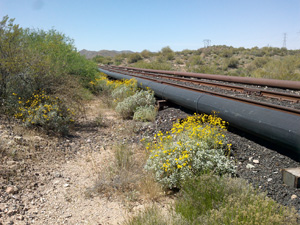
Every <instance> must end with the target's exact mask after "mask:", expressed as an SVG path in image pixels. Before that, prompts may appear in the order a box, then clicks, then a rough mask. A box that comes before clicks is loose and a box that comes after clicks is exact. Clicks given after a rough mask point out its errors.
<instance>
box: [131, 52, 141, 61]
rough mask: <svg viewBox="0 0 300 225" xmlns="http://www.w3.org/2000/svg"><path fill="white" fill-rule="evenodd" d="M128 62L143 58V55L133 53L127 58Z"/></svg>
mask: <svg viewBox="0 0 300 225" xmlns="http://www.w3.org/2000/svg"><path fill="white" fill-rule="evenodd" d="M127 60H128V63H135V62H137V61H139V60H142V56H141V55H140V54H139V53H132V54H130V55H129V56H128V58H127Z"/></svg>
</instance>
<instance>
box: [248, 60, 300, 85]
mask: <svg viewBox="0 0 300 225" xmlns="http://www.w3.org/2000/svg"><path fill="white" fill-rule="evenodd" d="M299 66H300V60H299V57H298V56H286V57H284V58H279V59H276V58H273V59H270V60H269V61H268V62H267V63H266V64H265V65H264V66H263V67H262V68H258V69H257V70H255V71H253V73H252V75H253V76H254V77H257V78H271V79H280V80H295V81H296V80H297V81H300V71H299Z"/></svg>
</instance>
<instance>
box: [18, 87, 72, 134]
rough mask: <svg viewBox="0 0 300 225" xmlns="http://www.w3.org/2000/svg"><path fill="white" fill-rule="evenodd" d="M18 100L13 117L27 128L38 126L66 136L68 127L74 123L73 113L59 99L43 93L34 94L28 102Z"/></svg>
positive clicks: (19, 98)
mask: <svg viewBox="0 0 300 225" xmlns="http://www.w3.org/2000/svg"><path fill="white" fill-rule="evenodd" d="M13 95H14V96H15V97H16V98H18V109H17V113H16V114H15V115H14V116H15V118H17V119H21V120H22V122H23V123H24V124H25V126H27V127H32V126H40V127H42V128H44V129H45V130H52V131H55V132H58V133H60V134H67V133H68V131H69V126H70V124H72V123H73V122H74V120H73V118H72V117H73V116H74V112H73V111H72V110H70V109H69V108H67V107H66V106H65V105H64V104H63V103H62V102H61V101H60V100H59V98H57V97H56V98H54V97H51V96H49V95H46V94H45V92H44V91H42V92H41V93H35V94H33V96H32V97H31V98H30V99H28V100H23V99H22V98H21V97H17V95H16V94H15V93H13Z"/></svg>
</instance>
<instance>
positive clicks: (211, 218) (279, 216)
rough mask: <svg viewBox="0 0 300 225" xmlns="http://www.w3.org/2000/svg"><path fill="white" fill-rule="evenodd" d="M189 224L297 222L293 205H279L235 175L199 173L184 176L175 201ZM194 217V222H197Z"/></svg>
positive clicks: (178, 209) (177, 210) (177, 209)
mask: <svg viewBox="0 0 300 225" xmlns="http://www.w3.org/2000/svg"><path fill="white" fill-rule="evenodd" d="M175 209H176V212H177V213H179V214H181V215H182V216H183V217H184V218H186V219H187V220H188V221H190V224H199V221H201V224H209V225H211V224H216V225H217V224H228V225H229V224H270V225H271V224H282V225H283V224H297V218H298V216H297V213H296V211H295V210H294V209H289V208H287V207H284V206H281V205H279V204H278V203H276V202H275V201H274V200H272V199H270V198H267V197H266V194H265V193H261V192H258V191H256V190H255V189H253V188H252V187H251V186H250V185H249V184H247V183H246V181H244V180H242V179H239V178H230V177H227V176H225V177H218V176H214V175H202V176H201V177H195V178H193V179H188V180H186V182H185V183H184V185H183V187H182V190H181V194H180V196H179V198H178V200H177V201H176V203H175ZM197 221H198V222H197Z"/></svg>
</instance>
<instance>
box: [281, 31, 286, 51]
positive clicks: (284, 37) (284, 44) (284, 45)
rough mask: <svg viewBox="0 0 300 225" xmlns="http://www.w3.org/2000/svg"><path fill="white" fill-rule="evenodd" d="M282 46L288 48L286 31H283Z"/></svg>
mask: <svg viewBox="0 0 300 225" xmlns="http://www.w3.org/2000/svg"><path fill="white" fill-rule="evenodd" d="M282 48H286V33H283V44H282Z"/></svg>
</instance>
